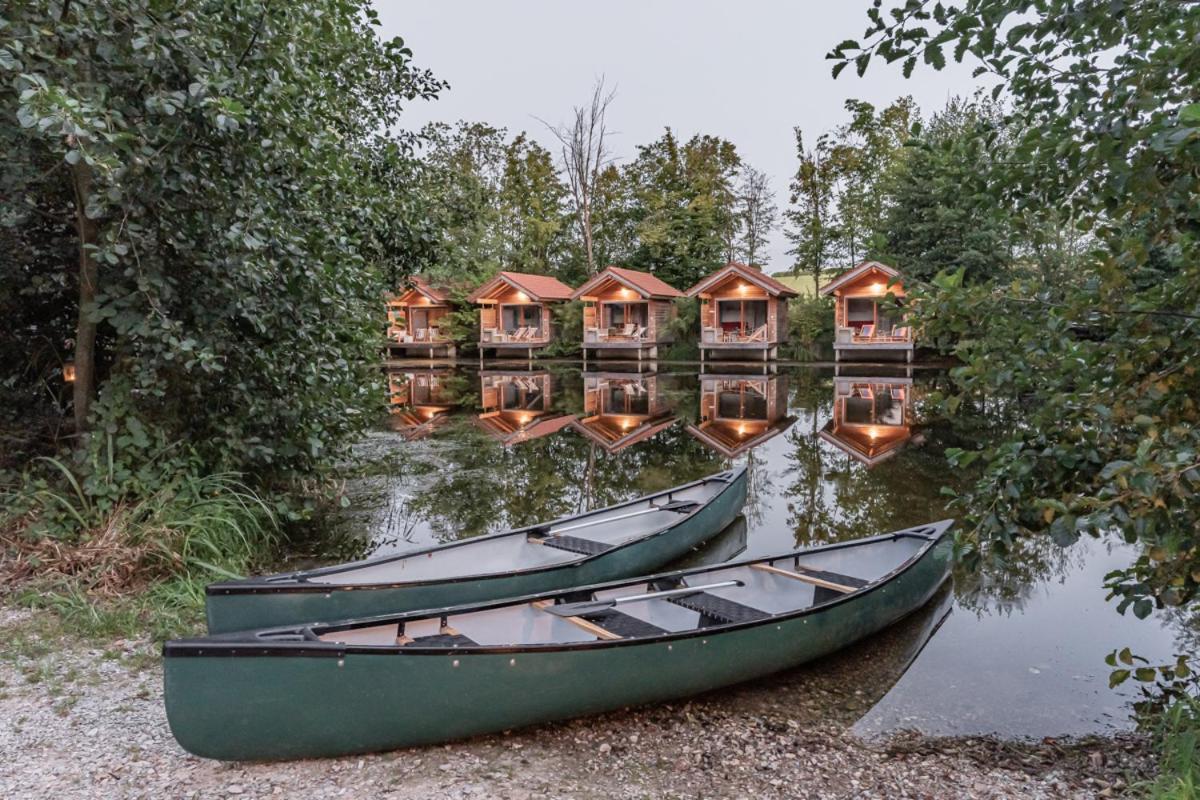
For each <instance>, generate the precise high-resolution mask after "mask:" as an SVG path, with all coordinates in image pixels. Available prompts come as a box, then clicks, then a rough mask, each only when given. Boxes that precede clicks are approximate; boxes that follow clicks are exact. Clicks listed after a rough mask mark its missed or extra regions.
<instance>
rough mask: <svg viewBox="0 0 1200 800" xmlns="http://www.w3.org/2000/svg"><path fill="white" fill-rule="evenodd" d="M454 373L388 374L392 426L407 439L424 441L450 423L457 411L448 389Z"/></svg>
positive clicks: (390, 425) (452, 396) (443, 371)
mask: <svg viewBox="0 0 1200 800" xmlns="http://www.w3.org/2000/svg"><path fill="white" fill-rule="evenodd" d="M450 376H451V373H450V372H449V371H447V370H436V369H429V370H425V371H422V372H400V371H395V372H389V373H388V406H389V411H390V412H391V413H390V414H389V417H388V427H390V428H391V429H392V430H394V431H396V432H397V433H399V434H401V435H402V436H403V437H404V438H405V439H406V440H409V441H412V440H414V439H422V438H424V437H426V436H429V435H430V434H431V433H433V431H434V430H435V429H437V428H438V427H440V426H441V425H442V424H444V423H445V422H447V420H448V415H449V414H450V412H451V411H453V410H454V409H455V408H457V406H458V403H457V402H455V400H454V394H453V392H452V391H451V390H450V389H449V388H448V387H447V379H448V378H449V377H450Z"/></svg>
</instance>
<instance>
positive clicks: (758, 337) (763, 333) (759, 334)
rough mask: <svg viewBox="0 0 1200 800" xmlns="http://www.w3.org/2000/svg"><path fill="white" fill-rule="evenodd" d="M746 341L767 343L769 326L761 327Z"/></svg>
mask: <svg viewBox="0 0 1200 800" xmlns="http://www.w3.org/2000/svg"><path fill="white" fill-rule="evenodd" d="M746 341H747V342H765V341H767V326H766V325H759V326H758V328H756V329H755V331H754V333H752V334H750V336H749V338H747V339H746Z"/></svg>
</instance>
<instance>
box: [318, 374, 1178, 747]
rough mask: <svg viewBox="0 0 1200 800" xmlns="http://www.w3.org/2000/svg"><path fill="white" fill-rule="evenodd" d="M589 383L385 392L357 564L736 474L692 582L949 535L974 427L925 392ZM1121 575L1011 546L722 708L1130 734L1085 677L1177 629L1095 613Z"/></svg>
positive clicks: (1167, 646) (705, 381) (882, 721)
mask: <svg viewBox="0 0 1200 800" xmlns="http://www.w3.org/2000/svg"><path fill="white" fill-rule="evenodd" d="M602 366H603V369H602V370H600V371H595V367H596V365H595V364H594V363H593V364H592V367H593V371H584V370H581V369H580V368H579V367H578V365H563V364H555V365H551V366H549V367H541V366H539V367H538V368H527V369H505V370H501V369H488V370H483V371H477V370H474V369H467V368H462V367H455V368H444V369H440V370H439V369H436V368H430V367H428V366H427V365H422V366H421V367H415V366H414V367H410V368H405V369H401V370H397V371H395V372H393V373H392V374H390V375H389V393H390V400H391V406H392V408H393V409H394V413H393V414H391V415H389V422H390V425H389V427H391V426H395V428H396V429H397V432H398V433H400V435H399V436H396V435H395V434H393V433H380V434H377V435H376V436H374V437H372V438H371V440H370V442H369V445H370V447H372V448H377V450H376V451H372V452H371V453H369V454H367V456H366V457H367V458H369V459H370V460H371V461H372V463H385V462H386V463H391V462H392V461H393V460H394V461H395V462H396V463H397V464H398V466H397V467H396V469H395V470H394V472H393V473H390V474H388V475H386V476H380V475H375V476H373V477H372V478H371V479H370V482H369V483H368V482H367V481H364V482H363V484H362V486H360V487H359V488H358V489H357V493H356V494H355V503H354V507H353V508H352V509H351V512H352V513H351V514H348V515H347V518H348V519H350V520H352V524H353V525H354V526H355V527H356V529H357V530H359V531H362V532H364V535H365V536H366V537H369V540H370V541H369V543H368V544H367V545H366V547H365V549H366V550H367V551H368V552H374V553H379V554H382V553H387V552H393V551H395V550H399V549H407V548H411V547H413V546H417V545H421V544H426V543H430V542H441V541H450V540H453V539H458V538H463V537H468V536H475V535H479V534H483V533H488V532H496V531H499V530H502V529H504V528H508V527H513V526H519V525H527V524H532V523H535V522H539V521H542V520H546V519H551V518H554V517H558V516H562V515H566V514H573V513H578V512H580V511H584V510H587V509H591V508H596V507H600V506H604V505H609V504H612V503H616V502H620V501H622V500H626V499H629V498H631V497H634V496H637V495H639V494H644V493H646V492H649V491H653V490H656V489H662V488H667V487H669V486H672V485H675V484H679V483H683V482H686V481H689V480H692V479H695V478H699V477H701V476H703V475H706V474H709V473H712V472H714V471H716V470H718V469H721V468H723V467H725V466H727V465H729V464H731V463H737V464H745V465H746V466H747V468H748V470H749V472H750V486H749V493H748V500H747V503H746V506H745V508H744V512H743V513H744V518H743V519H741V520H739V521H738V523H736V524H735V525H734V526H731V528H730V529H728V530H726V531H725V532H723V533H722V534H721V535H720V536H719V537H717V539H715V540H714V541H713V542H711V543H709V546H708V547H706V548H703V549H701V550H699V551H697V552H696V553H693V554H692V555H691V556H690V558H691V559H693V561H692V562H690V563H715V562H716V561H719V560H720V559H723V558H750V557H757V556H763V555H768V554H773V553H779V552H784V551H788V550H791V549H794V548H796V547H797V546H807V545H811V544H820V543H825V542H833V541H841V540H845V539H851V538H857V537H862V536H869V535H872V534H876V533H880V532H885V531H890V530H895V529H898V528H903V527H908V526H911V525H917V524H920V523H923V522H928V521H930V520H934V519H941V518H944V517H946V516H950V514H951V512H950V511H949V510H948V509H947V507H946V498H945V497H944V496H943V495H942V494H941V492H940V490H941V487H943V486H946V485H950V486H952V487H953V486H955V482H956V481H959V480H964V479H966V478H965V477H964V476H961V475H957V474H954V473H951V472H949V471H948V470H947V469H946V464H945V461H944V459H943V457H942V450H943V449H944V448H946V447H950V446H954V447H962V446H970V443H971V441H972V439H971V437H972V436H973V435H976V434H975V433H974V431H976V430H978V428H979V423H980V420H979V419H976V420H972V419H970V418H969V417H966V416H965V414H960V415H958V416H957V417H956V418H955V419H954V420H937V419H927V418H925V417H923V416H922V404H921V398H922V397H923V396H925V395H926V394H928V393H929V392H931V391H934V390H936V389H938V388H939V387H938V382H939V381H944V380H945V377H944V376H943V375H939V374H935V373H934V374H931V373H919V374H918V375H916V376H915V377H914V376H912V374H911V373H908V372H905V371H903V368H901V369H902V371H900V372H897V373H894V374H888V373H887V372H886V371H882V368H873V369H872V370H871V372H870V373H866V372H863V374H860V375H846V374H833V373H832V372H830V371H827V370H817V369H786V368H783V369H780V370H779V371H778V374H774V375H748V374H744V375H739V374H735V373H734V372H733V369H734V368H729V367H725V366H723V367H722V369H723V373H722V374H715V375H698V374H696V372H694V371H681V370H673V369H662V368H660V367H659V366H658V365H655V364H653V363H651V362H643V363H642V364H640V365H636V364H632V363H631V364H629V365H628V366H621V365H613V364H611V363H609V364H604V365H602ZM859 369H860V370H861V369H862V368H859ZM431 423H432V424H431ZM677 423H678V424H677ZM872 433H874V436H872ZM414 439H420V440H421V441H412V440H414ZM921 445H923V446H921ZM389 447H390V448H391V450H390V451H389V453H388V454H383V453H379V452H378V449H385V448H389ZM385 455H389V456H390V457H389V458H385V457H384V456H385ZM352 491H355V489H354V487H352ZM337 555H338V554H336V553H333V552H330V553H327V554H326V557H327V559H328V560H331V561H332V560H334V559H336V558H337ZM1131 557H1132V556H1131V555H1130V553H1129V552H1128V551H1127V550H1123V549H1112V548H1106V547H1102V546H1100V545H1098V544H1095V545H1088V546H1079V545H1077V546H1076V547H1073V548H1071V549H1067V550H1063V549H1060V548H1058V547H1056V546H1054V545H1053V544H1052V543H1051V542H1050V541H1049V540H1046V539H1029V540H1020V541H1018V542H1016V543H1014V545H1013V547H1012V548H1011V552H1010V553H1009V555H1008V562H1007V564H1006V565H1005V566H1004V567H1003V568H994V569H990V570H987V571H984V572H982V573H979V574H970V575H967V574H963V575H958V576H956V580H955V586H954V591H953V595H952V597H951V598H950V600H948V601H947V602H952V603H953V607H954V609H955V610H954V613H951V614H950V615H949V616H948V617H946V616H945V614H944V613H943V611H942V610H939V609H938V608H937V607H934V608H933V609H932V610H929V615H928V616H924V617H921V616H918V617H914V618H911V619H910V620H909V621H906V622H905V623H904V624H903V625H901V626H897V627H896V628H895V629H893V630H890V631H888V632H887V633H885V634H883V635H882V636H879V637H874V638H873V639H872V640H871V641H870V642H865V643H863V644H862V645H860V646H858V647H856V648H854V649H853V650H850V651H847V652H846V653H845V654H842V655H839V656H835V657H834V658H833V659H830V660H827V662H822V664H819V665H816V666H814V667H812V668H811V669H810V670H809V671H801V672H798V673H795V674H793V675H791V676H790V677H785V678H783V679H781V680H782V681H783V682H782V683H775V684H764V686H774V687H775V689H766V690H762V691H759V690H744V691H738V692H734V693H731V694H730V697H732V698H743V700H744V699H745V698H758V700H753V699H752V700H749V701H746V702H759V701H761V702H763V703H775V704H779V703H785V704H790V703H793V702H795V703H808V702H810V699H811V698H809V697H808V696H809V694H810V693H809V691H808V688H807V687H812V686H821V687H828V688H827V689H822V690H821V691H823V692H825V693H826V694H824V695H822V696H823V697H825V700H824V701H822V703H823V705H822V706H821V708H820V709H817V710H814V711H813V713H815V714H820V715H823V716H822V717H821V718H824V719H829V718H831V717H834V718H838V719H842V718H844V719H846V720H847V721H848V722H853V720H855V719H858V718H859V717H863V715H864V713H865V714H866V716H865V717H864V721H863V722H862V723H860V724H859V727H860V728H863V729H864V730H866V731H868V732H872V733H874V732H887V731H891V730H895V729H897V728H900V727H913V728H919V729H921V730H924V731H926V732H929V733H975V732H987V731H996V732H1000V733H1007V734H1011V735H1018V736H1053V735H1060V734H1063V733H1074V734H1082V733H1088V732H1094V731H1103V730H1109V729H1111V728H1113V727H1128V701H1129V700H1130V699H1131V695H1130V694H1129V693H1126V694H1121V693H1115V692H1111V691H1110V690H1109V689H1108V686H1107V667H1105V665H1104V663H1103V657H1104V655H1105V654H1106V653H1108V652H1109V651H1110V650H1112V649H1114V648H1118V649H1119V648H1120V647H1124V646H1126V645H1130V646H1133V647H1134V649H1135V650H1136V651H1138V652H1141V653H1143V654H1144V655H1146V656H1147V657H1148V658H1151V660H1166V659H1168V658H1169V657H1170V656H1171V654H1172V653H1173V652H1174V651H1175V648H1176V646H1177V645H1176V638H1177V637H1183V634H1182V633H1180V631H1181V629H1183V628H1184V627H1187V626H1186V625H1185V624H1181V623H1180V621H1179V620H1174V619H1172V620H1170V621H1167V622H1164V621H1162V620H1158V619H1154V620H1152V621H1149V622H1140V621H1138V620H1136V619H1135V618H1133V617H1132V616H1125V617H1121V616H1118V615H1117V614H1115V613H1114V611H1113V608H1112V606H1111V604H1108V603H1106V602H1105V600H1104V590H1103V588H1102V584H1103V575H1104V573H1105V572H1106V571H1107V570H1109V569H1112V568H1113V567H1114V566H1115V565H1119V564H1120V563H1122V562H1125V563H1127V562H1128V560H1129V559H1130V558H1131ZM943 619H944V622H942V620H943ZM939 625H940V628H939V627H938V626H939ZM935 630H936V631H937V632H936V635H933V632H934V631H935ZM930 635H933V638H932V641H929V643H928V646H926V647H924V650H921V647H922V646H923V644H924V642H925V641H926V640H927V639H929V636H930ZM1193 636H1194V634H1193ZM1180 641H1185V643H1186V641H1192V640H1185V639H1184V638H1181V639H1180ZM854 654H857V656H854ZM913 658H916V659H917V662H918V663H917V665H916V667H914V668H912V669H908V670H907V672H905V669H906V667H907V665H908V664H909V662H911V661H912V659H913ZM831 665H832V666H831ZM856 670H857V672H856ZM847 675H850V676H853V678H854V680H853V681H851V680H849V679H848V678H847V677H846V676H847ZM830 676H836V678H833V677H830ZM791 687H800V688H795V690H794V691H793V688H791ZM837 687H842V688H840V689H839V688H837ZM881 696H882V697H883V699H882V700H880V699H879V698H880V697H881ZM1014 698H1019V701H1018V702H1014ZM722 702H724V701H722ZM737 702H742V701H737ZM831 703H832V705H833V707H832V708H831V706H830V704H831ZM867 708H871V709H872V710H871V711H867ZM797 713H799V712H797ZM806 713H807V712H806Z"/></svg>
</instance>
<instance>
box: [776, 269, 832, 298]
mask: <svg viewBox="0 0 1200 800" xmlns="http://www.w3.org/2000/svg"><path fill="white" fill-rule="evenodd" d="M834 275H836V273H827V274H825V275H822V278H821V283H822V284H824V283H826V282H828V281H830V280H831V279H832V278H833V276H834ZM771 277H772V278H774V279H775V280H777V281H779V282H780V283H782V284H783V285H784V286H788V287H790V288H792V289H794V290H796V291H797V292H798V293H799V294H801V295H806V296H808V297H816V295H817V287H816V282H815V281H814V280H813V276H812V275H809V274H802V275H793V274H792V273H790V272H776V273H774V274H773V275H771Z"/></svg>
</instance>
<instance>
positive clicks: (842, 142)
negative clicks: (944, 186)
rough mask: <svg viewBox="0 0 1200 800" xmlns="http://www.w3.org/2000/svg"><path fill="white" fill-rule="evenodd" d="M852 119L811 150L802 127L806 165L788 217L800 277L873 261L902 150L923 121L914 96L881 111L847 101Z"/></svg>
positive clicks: (796, 180) (799, 139) (800, 154)
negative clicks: (870, 252)
mask: <svg viewBox="0 0 1200 800" xmlns="http://www.w3.org/2000/svg"><path fill="white" fill-rule="evenodd" d="M846 110H847V111H848V112H849V113H850V121H849V122H847V123H846V124H844V125H841V126H839V127H838V128H837V129H835V130H834V131H833V132H831V133H825V134H822V135H821V136H819V137H817V140H816V143H815V144H814V145H813V146H812V147H811V148H805V146H804V138H803V134H802V132H801V130H800V129H799V128H796V129H795V135H796V156H797V159H798V161H799V163H798V165H797V168H796V173H795V175H794V176H793V177H792V181H791V185H790V190H791V193H790V197H789V208H788V210H787V211H786V212H785V213H784V217H785V219H786V220H787V222H788V227H787V229H786V231H787V236H788V239H789V240H790V241H791V243H792V249H791V250H790V251H789V254H790V255H792V256H794V257H795V261H794V264H793V272H795V273H796V274H799V273H801V272H804V273H807V274H809V275H812V276H814V280H816V281H817V282H818V283H819V282H820V277H821V273H822V272H823V271H824V270H825V269H826V268H828V267H829V266H830V264H831V262H836V261H838V260H842V259H846V260H848V261H849V262H850V263H851V264H855V263H857V262H859V261H861V260H862V259H863V258H865V257H866V256H867V254H868V250H869V249H870V243H871V241H872V240H873V239H874V238H875V237H877V236H878V228H879V221H880V219H881V217H882V214H883V210H884V207H885V203H886V201H887V197H886V192H885V188H884V186H885V183H886V181H887V179H888V177H889V176H890V174H891V172H892V171H893V170H895V169H896V166H897V164H898V163H900V162H902V161H903V159H904V156H905V153H904V152H903V148H902V145H903V144H904V142H905V141H906V140H907V138H908V136H909V130H910V128H912V127H913V126H914V125H915V124H916V123H917V122H918V121H919V118H918V115H919V111H918V109H917V106H916V104H915V103H914V102H913V100H912V98H911V97H901V98H899V99H898V100H896V101H895V102H893V103H892V104H891V105H888V106H886V107H885V108H883V109H882V110H880V111H876V109H875V106H873V105H871V104H870V103H866V102H863V101H861V100H847V101H846Z"/></svg>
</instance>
